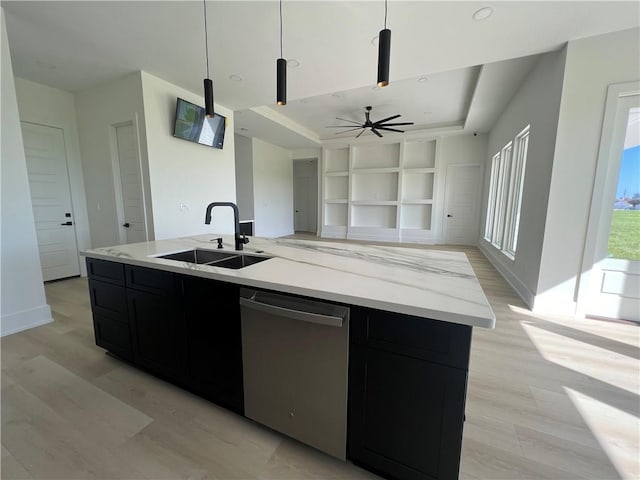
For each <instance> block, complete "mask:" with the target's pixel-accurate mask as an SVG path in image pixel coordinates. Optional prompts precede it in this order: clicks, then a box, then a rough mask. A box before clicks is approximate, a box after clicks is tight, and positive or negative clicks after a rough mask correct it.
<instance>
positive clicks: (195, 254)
mask: <svg viewBox="0 0 640 480" xmlns="http://www.w3.org/2000/svg"><path fill="white" fill-rule="evenodd" d="M156 258H164V259H165V260H175V261H177V262H188V263H196V264H199V265H210V266H212V267H222V268H232V269H236V270H237V269H239V268H244V267H248V266H249V265H254V264H256V263H260V262H264V261H265V260H269V259H271V258H272V257H266V256H260V255H249V254H240V253H230V252H217V251H214V250H205V249H202V248H195V249H193V250H184V251H182V252H176V253H170V254H167V255H160V256H158V257H156Z"/></svg>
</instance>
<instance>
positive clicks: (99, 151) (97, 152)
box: [75, 72, 153, 247]
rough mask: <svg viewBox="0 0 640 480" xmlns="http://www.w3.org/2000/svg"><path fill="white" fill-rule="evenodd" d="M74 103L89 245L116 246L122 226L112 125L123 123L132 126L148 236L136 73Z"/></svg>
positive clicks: (144, 144) (143, 140) (149, 219)
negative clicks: (89, 233)
mask: <svg viewBox="0 0 640 480" xmlns="http://www.w3.org/2000/svg"><path fill="white" fill-rule="evenodd" d="M75 99H76V112H77V118H78V134H79V137H80V153H81V156H82V169H83V174H84V181H85V190H86V197H87V212H88V215H89V227H90V231H91V243H92V246H93V247H104V246H109V245H116V244H119V243H120V233H121V228H122V227H121V226H120V222H119V219H118V211H117V206H116V192H115V190H114V169H113V161H114V158H115V157H114V153H115V152H114V148H113V147H114V145H113V135H114V133H113V126H114V125H117V124H121V123H124V122H133V125H134V130H135V131H137V134H138V135H137V137H138V138H137V139H138V144H139V148H140V154H141V164H142V177H143V186H144V195H145V198H146V203H147V214H148V215H147V223H148V229H149V231H150V232H153V220H152V216H151V211H152V208H151V207H152V206H151V205H150V201H149V200H150V199H149V185H148V183H147V184H145V182H144V179H147V178H148V173H147V172H146V169H147V165H148V164H147V151H146V148H147V141H146V138H145V118H144V108H143V103H142V82H141V78H140V72H137V73H134V74H131V75H128V76H126V77H123V78H120V79H117V80H115V81H113V82H109V83H108V84H105V85H100V86H98V87H95V88H91V89H89V90H86V91H83V92H80V93H77V94H76V97H75ZM152 238H153V236H152Z"/></svg>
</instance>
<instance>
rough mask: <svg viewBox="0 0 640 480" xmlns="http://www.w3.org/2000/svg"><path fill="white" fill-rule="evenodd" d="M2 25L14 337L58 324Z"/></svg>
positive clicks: (0, 310)
mask: <svg viewBox="0 0 640 480" xmlns="http://www.w3.org/2000/svg"><path fill="white" fill-rule="evenodd" d="M0 24H1V25H0V30H1V32H0V60H1V62H2V65H1V66H2V68H1V69H0V75H1V78H0V97H1V98H2V102H1V104H0V110H1V113H0V117H1V120H2V121H1V122H0V144H1V147H0V154H1V159H2V161H1V162H0V165H1V167H0V168H1V170H0V171H1V177H2V180H1V188H2V191H1V194H0V195H1V198H0V199H1V202H2V203H1V204H0V205H1V207H0V208H1V221H0V239H1V243H0V261H1V264H0V265H1V266H0V271H1V284H0V285H1V286H0V335H8V334H10V333H15V332H19V331H21V330H26V329H28V328H32V327H35V326H37V325H42V324H44V323H49V322H51V321H52V319H51V311H50V309H49V306H48V305H47V301H46V298H45V294H44V286H43V281H42V271H41V270H40V256H39V253H38V242H37V238H36V229H35V223H34V220H33V210H32V207H31V197H30V193H29V181H28V177H27V162H26V159H25V156H24V148H23V144H22V132H21V130H20V117H19V114H18V103H17V99H16V90H15V84H14V80H13V69H12V67H11V54H10V52H9V43H8V40H7V30H6V26H5V20H4V9H2V8H0Z"/></svg>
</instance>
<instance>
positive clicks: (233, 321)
mask: <svg viewBox="0 0 640 480" xmlns="http://www.w3.org/2000/svg"><path fill="white" fill-rule="evenodd" d="M183 281H184V299H185V316H186V338H187V369H186V372H187V382H188V383H189V385H190V387H191V388H192V389H193V390H194V391H196V392H197V393H199V394H200V395H202V396H204V397H206V398H208V399H210V400H212V401H214V402H216V403H218V404H220V405H223V406H225V407H227V408H229V409H231V410H233V411H236V412H238V413H242V412H243V411H244V407H243V405H244V400H243V388H242V339H241V333H240V303H239V288H238V287H237V286H236V285H232V284H229V283H223V282H216V281H214V280H208V279H204V278H198V277H187V276H185V277H183Z"/></svg>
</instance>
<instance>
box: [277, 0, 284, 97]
mask: <svg viewBox="0 0 640 480" xmlns="http://www.w3.org/2000/svg"><path fill="white" fill-rule="evenodd" d="M276 75H277V91H276V97H277V102H278V105H286V104H287V61H286V60H285V59H284V58H283V56H282V0H280V58H279V59H278V60H277V61H276Z"/></svg>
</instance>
